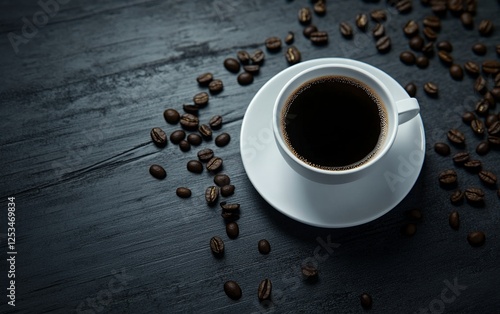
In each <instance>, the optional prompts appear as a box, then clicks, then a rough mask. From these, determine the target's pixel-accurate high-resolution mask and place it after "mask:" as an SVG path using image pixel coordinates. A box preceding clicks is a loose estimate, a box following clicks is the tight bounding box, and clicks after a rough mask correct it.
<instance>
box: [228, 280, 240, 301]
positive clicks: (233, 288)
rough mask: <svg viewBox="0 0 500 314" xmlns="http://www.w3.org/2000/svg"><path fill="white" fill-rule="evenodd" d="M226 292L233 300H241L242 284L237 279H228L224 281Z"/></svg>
mask: <svg viewBox="0 0 500 314" xmlns="http://www.w3.org/2000/svg"><path fill="white" fill-rule="evenodd" d="M224 292H225V293H226V295H227V296H228V297H229V298H231V299H233V300H239V299H240V298H241V295H242V293H241V288H240V286H239V285H238V283H237V282H236V281H232V280H230V281H226V283H224Z"/></svg>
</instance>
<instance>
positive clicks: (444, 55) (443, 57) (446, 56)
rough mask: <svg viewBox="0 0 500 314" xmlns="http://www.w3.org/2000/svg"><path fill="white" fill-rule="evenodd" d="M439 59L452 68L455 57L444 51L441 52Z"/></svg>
mask: <svg viewBox="0 0 500 314" xmlns="http://www.w3.org/2000/svg"><path fill="white" fill-rule="evenodd" d="M438 57H439V60H441V62H443V63H444V64H445V65H447V66H450V65H452V64H453V57H452V56H451V54H450V53H448V52H446V51H444V50H439V52H438Z"/></svg>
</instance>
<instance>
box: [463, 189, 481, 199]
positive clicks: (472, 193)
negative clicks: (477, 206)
mask: <svg viewBox="0 0 500 314" xmlns="http://www.w3.org/2000/svg"><path fill="white" fill-rule="evenodd" d="M465 198H466V199H467V201H469V202H472V203H481V202H483V201H484V191H483V190H482V189H480V188H467V189H465Z"/></svg>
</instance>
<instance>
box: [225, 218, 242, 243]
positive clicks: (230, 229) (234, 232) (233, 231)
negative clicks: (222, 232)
mask: <svg viewBox="0 0 500 314" xmlns="http://www.w3.org/2000/svg"><path fill="white" fill-rule="evenodd" d="M226 234H227V236H228V237H229V238H230V239H236V238H237V237H238V235H239V234H240V227H239V226H238V224H237V223H236V222H234V221H231V222H229V223H227V224H226Z"/></svg>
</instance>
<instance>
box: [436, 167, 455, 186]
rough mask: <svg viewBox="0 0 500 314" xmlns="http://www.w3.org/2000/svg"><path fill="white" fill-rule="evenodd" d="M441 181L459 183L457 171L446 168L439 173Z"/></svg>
mask: <svg viewBox="0 0 500 314" xmlns="http://www.w3.org/2000/svg"><path fill="white" fill-rule="evenodd" d="M439 183H441V184H442V185H453V184H456V183H457V172H456V171H455V170H453V169H449V170H445V171H443V172H441V173H440V174H439Z"/></svg>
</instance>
